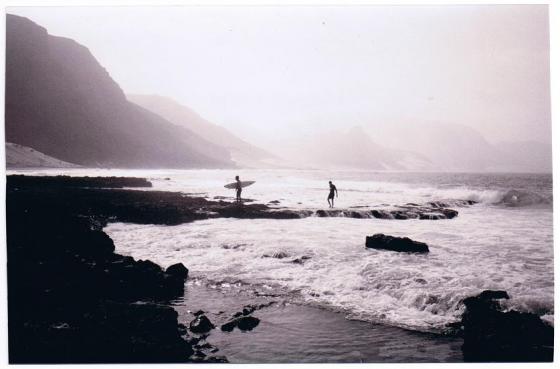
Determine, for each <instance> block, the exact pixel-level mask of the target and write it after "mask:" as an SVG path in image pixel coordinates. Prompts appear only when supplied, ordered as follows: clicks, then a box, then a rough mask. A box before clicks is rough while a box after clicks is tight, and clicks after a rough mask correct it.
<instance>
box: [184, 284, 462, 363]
mask: <svg viewBox="0 0 560 369" xmlns="http://www.w3.org/2000/svg"><path fill="white" fill-rule="evenodd" d="M261 305H266V306H264V307H262V308H260V309H257V310H256V311H255V312H253V313H252V314H251V316H254V317H256V318H258V319H259V320H260V324H259V325H258V326H257V327H256V328H254V329H253V330H252V331H250V332H242V331H240V330H237V329H236V330H234V331H233V332H222V331H221V330H220V329H219V327H220V325H221V324H223V323H225V322H227V321H228V320H229V319H230V318H231V316H232V315H235V313H236V312H237V311H241V310H243V308H246V307H247V306H261ZM174 308H175V309H176V310H177V312H178V313H179V320H183V321H189V320H192V319H194V317H195V315H194V314H195V313H196V312H197V311H200V310H202V311H204V313H205V316H207V317H208V318H209V319H210V321H211V322H212V323H214V324H215V325H216V326H217V328H216V329H213V330H211V331H209V332H208V337H207V338H206V341H207V342H208V343H210V344H212V345H213V346H215V347H216V348H218V349H219V351H217V353H219V354H221V355H225V357H227V358H228V361H229V362H230V363H235V364H251V363H253V364H254V363H271V364H272V363H388V362H402V363H404V362H447V363H452V362H454V363H455V362H463V361H464V360H463V354H462V351H461V345H462V344H463V340H462V338H461V337H458V336H447V335H444V334H436V333H424V332H418V331H411V330H406V329H403V328H398V327H393V326H388V325H383V324H375V323H369V322H364V321H360V320H351V319H347V317H346V316H345V314H344V313H341V312H336V311H333V310H330V309H327V308H322V307H318V306H310V305H305V304H302V303H297V302H296V303H294V302H290V301H289V300H287V299H285V298H283V297H282V296H279V297H267V296H258V295H256V294H252V293H250V292H247V291H240V290H238V289H236V288H231V289H220V288H211V287H209V286H208V285H207V284H205V283H204V282H202V283H201V282H200V281H195V282H192V281H191V282H187V286H186V289H185V297H184V299H178V300H177V301H175V302H174Z"/></svg>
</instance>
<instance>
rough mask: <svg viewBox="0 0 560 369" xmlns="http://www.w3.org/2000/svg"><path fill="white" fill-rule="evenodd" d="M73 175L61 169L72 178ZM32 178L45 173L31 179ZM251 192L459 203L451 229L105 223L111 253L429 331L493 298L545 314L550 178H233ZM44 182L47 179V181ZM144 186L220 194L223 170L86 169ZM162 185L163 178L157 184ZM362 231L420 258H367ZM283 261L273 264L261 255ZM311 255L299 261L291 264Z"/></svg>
mask: <svg viewBox="0 0 560 369" xmlns="http://www.w3.org/2000/svg"><path fill="white" fill-rule="evenodd" d="M83 171H84V170H71V171H67V172H69V173H71V174H73V175H84V174H85V173H84V172H83ZM41 173H43V174H44V173H45V172H44V171H42V172H41ZM237 173H239V175H240V176H241V179H242V180H256V181H257V183H256V184H255V185H253V186H251V187H248V188H246V189H245V190H244V192H243V195H244V196H246V197H249V198H253V199H258V200H259V202H264V203H266V202H268V201H271V200H279V201H280V202H281V203H280V205H279V206H286V207H293V208H314V209H316V208H326V195H327V193H328V184H327V182H328V180H330V179H332V180H333V182H334V183H335V184H336V185H337V187H338V189H339V192H340V195H339V196H340V197H339V198H338V199H337V203H336V205H337V207H339V208H346V207H351V206H368V207H374V206H375V207H378V206H381V207H383V206H386V205H383V204H388V205H399V204H405V203H407V202H415V203H423V202H426V201H431V200H446V199H471V200H476V201H479V202H480V203H479V204H476V205H473V206H471V207H465V208H456V210H458V211H459V216H458V217H457V218H455V219H451V220H438V221H430V220H382V219H351V218H317V217H311V218H305V219H296V220H265V219H259V220H239V219H213V220H205V221H198V222H195V223H191V224H184V225H179V226H154V225H136V224H122V223H116V224H110V225H109V226H108V227H106V228H105V231H106V232H107V233H108V234H109V235H110V236H111V238H112V239H113V240H114V241H115V245H116V247H117V252H120V253H123V254H129V255H132V256H134V257H135V258H140V259H150V260H153V261H155V262H157V263H159V264H161V265H162V266H167V265H170V264H173V263H176V262H183V263H184V264H185V265H186V266H187V267H188V268H189V270H190V273H191V276H192V277H195V278H196V277H200V278H204V279H207V280H208V281H210V283H213V284H215V285H217V286H218V287H220V288H251V287H252V286H255V285H259V286H263V285H265V286H266V287H267V288H269V289H270V290H271V291H283V292H288V293H289V294H291V295H293V296H294V298H296V299H299V300H303V301H304V302H307V303H310V304H320V305H323V306H326V307H329V308H332V309H336V310H341V311H344V312H346V313H347V314H348V315H349V316H350V317H351V318H356V319H361V320H367V321H375V322H382V323H386V324H390V325H395V326H401V327H406V328H411V329H417V330H424V331H439V330H441V329H443V328H444V327H445V325H446V324H447V323H450V322H453V321H456V320H457V319H458V318H459V317H460V315H461V313H462V310H461V308H462V305H461V304H460V301H461V299H463V298H464V297H466V296H469V295H474V294H477V293H479V292H481V291H482V290H484V289H504V290H506V291H508V293H509V294H510V296H511V300H509V301H508V302H507V304H508V306H509V307H511V308H515V309H517V310H522V311H530V312H535V313H537V314H539V315H541V316H543V317H545V318H547V320H550V318H551V316H552V315H553V313H554V306H553V290H554V288H553V287H554V286H553V242H552V207H551V201H552V195H551V187H552V183H551V182H552V179H551V176H550V175H503V174H500V175H489V174H485V175H474V174H468V175H467V174H405V173H373V172H329V173H326V174H325V173H322V172H316V171H274V170H271V171H249V170H245V171H237ZM50 174H52V173H50ZM87 174H89V175H136V176H145V177H148V178H150V180H151V181H152V182H153V184H154V189H159V190H174V191H175V190H178V191H184V192H188V193H202V194H206V195H208V196H209V197H210V198H212V197H214V196H232V191H228V190H226V189H224V188H223V185H224V184H226V183H229V182H231V181H232V178H233V177H234V175H235V174H236V173H234V172H233V171H219V170H199V171H157V172H155V171H150V172H147V171H109V172H108V171H95V172H93V171H91V170H88V171H87ZM165 178H170V179H169V180H166V179H165ZM374 233H385V234H390V235H393V236H407V237H410V238H412V239H414V240H418V241H423V242H426V243H428V245H429V247H430V253H429V254H427V255H414V254H403V253H396V252H391V251H378V250H370V249H366V248H365V247H364V243H365V237H366V236H367V235H371V234H374ZM280 251H283V252H286V253H287V254H289V255H290V256H289V257H287V258H284V259H276V258H266V257H263V255H265V254H267V255H272V254H274V253H276V252H280ZM303 255H306V256H310V257H311V258H310V259H308V260H306V262H305V263H304V264H303V265H301V264H296V263H292V262H291V260H293V259H295V258H298V257H301V256H303Z"/></svg>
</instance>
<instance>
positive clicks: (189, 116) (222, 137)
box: [127, 95, 274, 166]
mask: <svg viewBox="0 0 560 369" xmlns="http://www.w3.org/2000/svg"><path fill="white" fill-rule="evenodd" d="M127 98H128V100H129V101H132V102H133V103H135V104H138V105H140V106H142V107H143V108H146V109H147V110H150V111H152V112H154V113H156V114H158V115H159V116H161V117H163V118H165V119H167V120H168V121H170V122H171V123H174V124H176V125H178V126H181V127H185V128H187V129H190V130H192V131H194V132H196V133H197V134H198V135H200V136H201V137H203V138H204V139H206V140H208V141H209V142H212V143H213V144H216V145H220V146H223V147H225V148H226V149H228V150H229V151H230V153H231V156H232V159H233V160H234V161H236V162H237V163H238V164H241V165H248V166H254V165H258V162H259V161H260V162H263V161H266V160H267V159H274V155H272V154H271V153H269V152H267V151H265V150H263V149H261V148H259V147H256V146H254V145H252V144H250V143H248V142H246V141H244V140H243V139H241V138H239V137H237V136H236V135H235V134H233V133H232V132H230V131H229V130H227V129H226V128H224V127H222V126H219V125H217V124H214V123H212V122H210V121H208V120H206V119H204V118H203V117H201V116H200V115H199V114H198V113H196V112H195V111H194V110H192V109H191V108H189V107H187V106H185V105H182V104H180V103H178V102H177V101H175V100H173V99H171V98H168V97H164V96H158V95H127Z"/></svg>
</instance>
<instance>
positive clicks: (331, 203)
mask: <svg viewBox="0 0 560 369" xmlns="http://www.w3.org/2000/svg"><path fill="white" fill-rule="evenodd" d="M329 190H330V191H329V197H327V201H328V203H329V208H334V194H335V193H336V197H338V190H337V189H336V186H335V185H334V184H333V183H332V182H331V181H329Z"/></svg>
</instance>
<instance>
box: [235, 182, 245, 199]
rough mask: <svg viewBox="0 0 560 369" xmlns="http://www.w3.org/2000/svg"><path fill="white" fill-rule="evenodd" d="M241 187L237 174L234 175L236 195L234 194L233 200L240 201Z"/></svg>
mask: <svg viewBox="0 0 560 369" xmlns="http://www.w3.org/2000/svg"><path fill="white" fill-rule="evenodd" d="M242 188H243V187H241V181H240V180H239V176H235V190H236V191H237V192H236V195H235V201H237V202H241V189H242Z"/></svg>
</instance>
